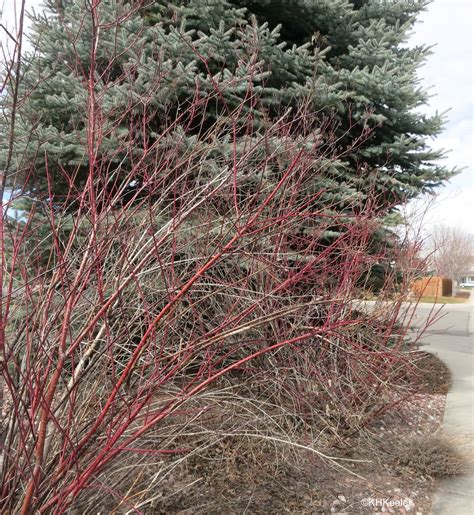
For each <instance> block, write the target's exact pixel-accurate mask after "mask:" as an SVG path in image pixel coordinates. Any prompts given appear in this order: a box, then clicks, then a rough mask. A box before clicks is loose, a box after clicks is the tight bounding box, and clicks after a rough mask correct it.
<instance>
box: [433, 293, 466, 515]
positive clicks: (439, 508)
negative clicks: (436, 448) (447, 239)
mask: <svg viewBox="0 0 474 515" xmlns="http://www.w3.org/2000/svg"><path fill="white" fill-rule="evenodd" d="M470 305H471V306H472V305H474V294H473V293H471V298H470ZM469 316H470V319H471V320H469V324H468V327H469V330H468V331H467V334H465V335H463V336H461V335H457V334H449V333H445V334H427V335H425V336H424V337H423V343H424V344H427V347H426V350H430V351H431V352H434V353H435V354H437V355H438V356H439V357H440V358H441V359H442V360H443V361H444V362H445V363H446V364H447V365H448V366H449V368H450V369H451V371H452V373H453V387H452V389H451V391H450V392H449V393H448V395H447V398H446V409H445V413H444V429H445V431H446V433H447V434H448V435H451V436H452V437H453V439H454V440H455V441H456V442H457V443H458V444H459V448H460V449H461V452H462V453H463V454H464V456H465V457H466V461H467V462H468V465H467V470H466V474H465V475H464V476H461V477H456V478H451V479H445V480H442V481H441V483H440V484H439V488H438V491H437V493H436V494H435V496H434V499H433V507H432V513H433V514H435V515H437V514H439V515H444V514H446V513H453V514H456V515H458V514H459V515H464V514H465V515H471V514H473V513H474V460H473V458H474V408H473V407H474V353H473V352H474V334H472V324H473V322H474V315H473V310H472V309H471V310H470V313H469Z"/></svg>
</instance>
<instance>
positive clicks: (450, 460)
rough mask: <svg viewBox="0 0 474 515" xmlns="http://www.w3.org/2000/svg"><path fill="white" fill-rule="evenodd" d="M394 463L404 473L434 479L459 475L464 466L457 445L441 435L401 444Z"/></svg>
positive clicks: (423, 437) (429, 435) (452, 440)
mask: <svg viewBox="0 0 474 515" xmlns="http://www.w3.org/2000/svg"><path fill="white" fill-rule="evenodd" d="M396 462H397V466H398V467H400V468H401V470H402V471H403V472H405V473H411V474H420V475H423V476H429V477H431V478H435V479H442V478H446V477H451V476H457V475H460V474H462V473H463V470H464V469H465V466H466V462H465V458H464V457H463V456H462V454H461V452H460V450H459V444H458V443H457V442H456V440H455V439H454V438H452V437H448V436H446V435H444V434H443V433H435V434H427V435H423V436H420V437H419V438H413V439H411V440H408V441H405V442H403V445H401V446H400V448H399V449H398V451H397V459H396Z"/></svg>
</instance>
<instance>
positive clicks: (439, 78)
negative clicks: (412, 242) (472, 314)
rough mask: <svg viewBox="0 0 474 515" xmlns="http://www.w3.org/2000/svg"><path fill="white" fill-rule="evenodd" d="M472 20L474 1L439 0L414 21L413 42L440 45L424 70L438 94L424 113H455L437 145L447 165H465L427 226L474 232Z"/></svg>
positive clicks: (440, 198)
mask: <svg viewBox="0 0 474 515" xmlns="http://www.w3.org/2000/svg"><path fill="white" fill-rule="evenodd" d="M472 20H473V2H472V0H434V2H432V3H431V4H430V5H429V6H428V9H427V11H426V12H425V13H423V14H422V16H421V17H420V22H418V23H417V24H416V25H415V30H414V34H413V36H412V38H411V39H410V43H411V44H412V45H413V44H425V45H426V44H427V45H435V46H434V48H433V49H432V52H433V53H432V55H431V56H429V58H428V60H427V62H426V64H425V66H423V68H421V70H420V73H419V75H420V79H421V83H422V85H423V86H424V87H427V88H430V93H431V94H432V95H434V96H433V97H432V98H431V99H430V102H429V106H427V107H426V108H425V109H424V111H426V112H428V113H429V112H433V111H436V110H438V111H439V112H443V111H446V110H448V109H450V111H449V112H448V113H447V118H448V121H447V124H446V126H445V129H444V131H443V133H442V134H441V135H440V136H439V137H438V138H437V139H436V140H435V141H433V142H432V146H433V148H444V149H446V150H451V152H450V153H449V154H448V155H447V156H446V159H445V160H444V161H443V164H446V165H447V166H458V167H460V168H465V170H464V171H463V172H462V173H461V174H459V175H458V176H456V177H454V178H453V179H452V180H451V181H450V182H449V183H448V184H447V185H446V186H445V187H444V188H441V189H440V190H439V191H438V195H437V197H436V199H435V200H434V201H433V202H432V206H431V208H430V209H429V211H428V213H427V215H426V218H425V223H426V225H427V227H428V228H429V227H430V226H431V225H433V224H439V223H444V224H447V225H452V226H460V227H462V228H463V229H465V230H467V231H470V232H473V233H474V222H473V220H474V211H473V206H474V177H473V150H472V149H473V148H474V139H473V109H474V102H473V65H472V62H473V39H472V38H473V34H472ZM418 202H424V200H423V199H422V200H421V201H418ZM416 204H417V202H413V205H416Z"/></svg>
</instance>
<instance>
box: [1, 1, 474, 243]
mask: <svg viewBox="0 0 474 515" xmlns="http://www.w3.org/2000/svg"><path fill="white" fill-rule="evenodd" d="M41 3H42V2H41V0H26V5H27V9H29V8H31V7H34V8H35V9H36V10H38V9H39V6H40V5H41ZM19 5H20V1H19V0H16V1H15V0H0V11H2V16H1V22H2V23H3V24H5V25H7V27H8V28H9V29H13V30H14V20H15V6H17V7H16V8H17V9H18V6H19ZM473 6H474V1H473V0H434V1H433V2H432V3H431V4H430V5H429V6H428V8H427V11H426V12H424V13H422V15H421V16H420V18H419V21H418V22H417V23H416V25H415V27H414V32H413V35H412V37H411V39H410V41H409V44H411V45H417V44H428V45H430V46H431V45H433V48H432V55H431V56H430V57H429V58H428V60H427V62H426V64H425V65H424V66H423V68H421V69H420V72H419V77H420V81H421V84H422V85H423V86H424V87H425V88H429V90H430V93H431V94H432V97H431V99H430V102H429V106H426V107H425V108H424V111H425V112H427V113H433V112H434V111H436V110H437V111H439V112H445V111H448V110H449V111H448V113H447V115H446V116H447V123H446V126H445V129H444V131H443V133H442V134H441V135H440V136H438V137H437V138H436V140H434V141H432V142H431V144H432V146H433V147H434V148H443V149H446V150H449V151H450V152H449V154H448V155H447V157H446V158H445V160H444V164H446V165H447V166H450V167H459V168H464V170H463V172H462V173H460V174H459V175H457V176H456V177H454V178H453V179H452V180H451V181H450V183H448V184H446V185H445V186H444V187H442V188H439V189H438V190H437V191H436V197H434V198H433V197H425V198H421V199H420V200H417V201H415V202H412V203H411V204H410V205H409V206H408V210H407V212H408V213H411V215H412V216H414V215H413V213H417V214H418V216H419V214H420V213H425V215H424V225H425V227H426V232H429V231H430V228H431V227H432V226H433V225H436V224H445V225H450V226H453V227H461V228H462V229H463V230H465V231H468V232H472V233H474V175H473V174H474V167H473V147H474V134H473V107H474V106H473V96H474V90H473V87H474V86H473V46H474V45H473V43H474V41H473V14H474V13H473ZM1 32H2V33H1V34H0V42H1V43H2V44H4V42H5V36H4V34H3V31H1ZM0 59H2V58H1V56H0Z"/></svg>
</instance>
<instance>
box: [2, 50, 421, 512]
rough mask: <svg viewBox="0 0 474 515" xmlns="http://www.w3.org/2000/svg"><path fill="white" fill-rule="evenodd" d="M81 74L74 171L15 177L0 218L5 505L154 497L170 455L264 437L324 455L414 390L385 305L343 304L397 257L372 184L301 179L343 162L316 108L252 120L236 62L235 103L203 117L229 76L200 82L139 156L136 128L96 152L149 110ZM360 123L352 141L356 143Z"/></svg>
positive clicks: (189, 455)
mask: <svg viewBox="0 0 474 515" xmlns="http://www.w3.org/2000/svg"><path fill="white" fill-rule="evenodd" d="M92 48H93V47H92ZM249 55H250V57H249V63H248V74H249V75H251V74H253V73H256V64H255V62H254V61H252V57H251V53H249ZM88 73H89V75H88V76H86V77H84V93H85V94H86V95H87V98H88V102H87V112H86V113H85V114H84V124H85V126H86V127H87V135H88V138H87V142H86V144H85V148H86V155H85V156H84V163H86V165H84V163H83V164H81V165H80V166H79V165H78V166H77V167H73V168H72V169H71V168H68V167H66V166H63V167H60V168H59V169H55V170H49V169H48V167H47V174H48V181H50V182H52V181H53V174H57V173H61V174H62V176H63V179H64V181H65V182H66V183H69V184H70V188H69V191H68V192H67V194H66V195H64V197H59V196H58V195H52V194H51V195H44V196H43V197H41V198H35V199H31V198H29V197H27V196H25V195H24V194H23V193H22V189H21V188H17V189H16V190H15V191H14V192H13V194H12V196H11V199H10V201H9V203H7V206H6V207H5V212H4V217H3V222H4V223H3V226H2V227H3V252H2V273H3V282H2V288H3V289H2V330H3V337H4V339H3V345H2V350H1V352H2V358H1V359H2V378H1V381H2V384H1V387H2V390H3V406H2V419H3V422H2V432H3V445H2V463H1V467H2V468H1V475H2V481H1V484H2V489H1V497H0V498H1V503H2V509H3V510H4V511H11V512H15V513H16V512H21V513H27V512H29V510H37V511H39V512H50V511H52V512H57V513H59V512H63V511H65V510H66V509H69V508H77V509H80V510H81V511H83V512H88V510H90V509H92V507H96V506H97V505H98V504H99V505H101V506H106V507H109V508H110V509H111V510H114V509H118V510H125V511H126V510H132V511H133V510H135V511H140V510H141V509H147V508H151V507H153V506H157V503H159V499H158V496H157V494H156V492H157V489H158V490H159V489H160V485H163V484H164V482H165V481H166V478H167V477H169V475H170V474H171V473H172V471H173V470H174V469H176V467H178V466H180V465H182V464H183V463H184V462H186V460H192V459H195V458H196V456H199V455H200V454H201V453H203V452H204V451H205V450H207V449H210V448H215V447H216V446H219V445H221V444H222V442H223V441H225V440H226V439H228V438H234V439H240V440H242V441H243V440H245V441H249V442H258V444H257V445H253V444H252V445H253V447H251V448H252V449H253V452H254V453H255V454H254V458H253V459H255V460H258V459H259V456H261V455H262V454H261V453H262V452H265V449H267V448H269V447H271V448H273V449H276V451H275V452H276V453H277V455H278V453H281V456H282V459H286V458H285V453H287V452H288V449H290V450H293V451H294V452H297V451H298V449H304V450H305V451H306V452H311V453H313V454H314V455H315V456H317V457H318V459H321V460H326V461H333V462H334V463H336V464H338V461H337V460H336V459H334V458H331V457H330V456H328V455H327V454H326V453H325V451H324V446H323V443H324V442H327V441H329V440H331V441H334V442H338V443H339V444H340V445H343V443H344V438H345V436H347V435H350V434H353V433H354V432H356V431H358V430H359V429H360V428H362V427H364V425H365V424H367V423H368V422H369V421H370V420H371V419H372V418H373V417H376V416H377V414H379V413H381V412H382V411H383V410H384V409H388V407H389V406H390V403H392V402H394V401H393V399H394V398H397V399H401V398H403V397H406V396H408V395H409V393H410V391H411V390H410V388H411V386H410V385H409V384H404V383H401V382H400V377H402V376H403V377H407V373H406V368H407V367H409V366H410V362H409V357H408V354H407V353H406V348H405V343H404V338H403V332H400V331H399V326H398V324H397V317H398V315H399V308H400V304H399V303H397V302H394V303H392V304H390V306H389V307H387V306H386V307H385V308H384V311H383V312H381V311H380V310H374V311H371V312H370V313H368V312H362V311H358V310H357V309H355V307H354V302H353V301H354V298H356V296H357V288H358V285H359V284H360V281H361V278H363V277H364V276H365V274H367V273H368V272H369V271H370V270H371V268H372V267H373V266H374V265H376V264H380V263H385V262H387V261H389V260H392V259H393V257H394V249H393V248H388V247H387V248H385V247H384V246H383V245H379V247H378V248H377V249H376V251H374V248H373V241H374V237H375V235H376V234H377V233H378V232H379V231H380V230H381V229H382V218H383V216H384V214H385V213H384V212H382V211H381V210H380V208H378V207H376V206H378V205H380V203H379V202H377V199H376V197H377V194H376V190H375V189H374V192H373V195H372V196H371V197H372V198H373V199H374V202H373V204H372V203H370V202H367V201H364V202H362V201H361V200H360V198H359V197H358V196H357V194H354V191H355V190H352V189H351V185H350V184H344V185H342V187H341V185H339V184H337V181H335V182H334V188H335V191H336V188H337V191H338V194H337V195H336V194H335V191H328V190H327V189H326V188H321V187H320V186H318V185H319V184H321V183H322V181H320V180H319V179H320V178H321V177H325V178H326V179H327V177H328V176H331V174H334V173H335V172H334V165H335V163H340V161H341V160H343V157H344V156H343V155H335V151H334V148H335V147H334V138H335V136H334V132H333V131H332V122H331V120H330V119H325V120H321V119H320V117H319V116H318V113H313V112H311V110H310V109H309V108H308V106H307V105H305V104H304V103H301V104H300V107H299V108H298V109H293V110H288V111H286V112H282V113H281V116H280V117H279V118H278V119H270V118H268V119H267V120H264V123H263V126H264V127H265V130H263V131H262V129H261V127H262V123H259V124H258V125H257V124H255V123H254V119H253V116H254V114H253V110H252V106H253V105H255V102H257V101H258V92H256V91H253V90H252V88H251V86H250V85H251V84H252V81H251V80H250V79H249V76H242V77H240V78H238V79H235V78H234V79H232V80H234V81H235V80H238V81H240V82H241V84H240V87H246V88H248V91H247V95H246V98H245V100H244V101H242V102H240V103H239V105H238V106H237V107H236V108H232V109H230V108H229V109H227V110H226V109H223V110H222V111H221V112H220V113H219V115H218V116H217V117H216V119H215V121H214V122H213V123H212V124H209V123H207V126H206V127H203V126H202V125H201V124H200V121H201V118H200V116H201V113H202V110H203V109H204V108H205V107H206V106H207V105H209V104H210V103H212V102H216V103H219V102H224V105H225V101H224V94H223V93H224V92H225V91H227V89H229V88H230V87H231V86H232V87H236V85H235V84H229V83H228V81H227V82H226V80H225V79H223V78H222V80H220V79H218V78H216V82H215V91H213V92H212V93H209V94H208V93H206V94H205V95H201V92H200V90H199V84H196V92H195V97H194V99H193V100H192V102H190V103H189V105H188V106H187V108H182V109H181V111H180V112H179V114H177V115H176V117H175V118H174V119H172V121H171V122H170V123H169V124H168V125H167V126H166V128H165V129H164V130H163V132H162V133H161V134H159V135H156V137H154V139H151V138H149V139H147V138H146V137H145V136H143V137H144V138H145V139H147V141H148V143H147V144H146V145H144V151H143V152H141V153H137V152H136V148H135V146H134V141H135V140H134V137H135V136H134V137H133V138H132V139H131V140H130V141H126V140H123V144H122V145H121V146H120V148H114V149H108V148H103V147H102V146H101V142H102V141H103V139H104V137H105V136H106V135H110V133H113V132H114V131H115V130H116V131H119V121H120V123H122V121H123V119H124V117H129V118H130V120H132V121H133V127H134V129H135V130H136V131H138V130H139V128H140V127H142V128H143V127H145V128H146V125H147V120H148V116H149V113H147V112H146V109H142V110H141V107H140V106H142V103H143V102H145V103H146V98H139V99H136V98H134V97H131V98H130V105H129V111H128V112H127V113H123V112H120V113H117V112H114V111H113V108H110V106H107V105H105V103H104V98H105V96H106V91H104V90H101V89H100V88H98V87H97V84H96V82H95V81H96V75H95V72H94V67H93V66H90V69H89V72H88ZM117 80H118V79H117ZM162 80H165V79H164V78H163V77H157V78H156V84H155V88H156V89H159V88H160V81H162ZM226 88H227V89H226ZM108 109H109V110H108ZM110 109H111V110H110ZM260 122H262V121H261V120H260ZM358 132H359V133H360V134H362V136H359V137H358V138H356V139H355V140H354V141H353V145H358V144H359V143H360V141H361V138H368V137H370V130H368V129H365V128H364V127H361V128H360V131H358ZM130 133H132V131H131V132H130ZM185 136H186V138H185ZM189 136H192V137H193V139H192V144H190V143H189V141H190V140H189ZM229 143H231V144H230V146H229ZM227 148H231V150H232V152H231V153H230V154H227V153H226V151H225V149H227ZM45 162H46V163H48V155H47V152H46V153H45ZM31 166H32V167H34V163H33V164H31ZM84 166H85V168H86V175H85V183H84V187H83V188H81V189H79V188H78V187H77V186H75V184H76V182H75V181H74V177H75V174H78V173H79V172H80V173H83V171H84ZM22 172H23V173H24V170H23V171H22ZM10 173H14V170H13V171H11V172H10ZM359 174H360V176H362V174H363V171H362V170H361V171H360V172H359ZM137 177H139V178H140V180H137ZM359 179H361V177H358V176H357V174H355V176H354V180H355V181H356V180H359ZM324 183H325V184H327V181H324ZM341 190H342V191H344V190H346V193H347V194H346V195H342V196H341V195H340V192H341ZM369 198H370V196H369ZM19 201H21V202H22V204H21V206H22V209H23V211H22V214H21V216H20V217H18V216H16V217H15V216H14V214H12V209H13V208H15V207H18V206H19ZM25 206H27V208H28V210H25V209H26V208H25ZM394 275H395V274H394V273H393V274H392V276H390V275H388V276H387V277H386V283H385V290H386V291H390V292H392V293H393V291H394V289H393V285H394V282H395V277H394ZM402 372H403V374H402ZM389 391H390V393H391V394H390V395H387V393H388V392H389ZM394 392H395V397H394ZM236 449H237V452H238V449H239V447H238V446H237V447H236ZM245 459H252V457H251V456H250V457H249V456H248V455H247V456H246V457H245ZM339 466H343V464H340V465H339ZM176 488H178V486H177V487H176Z"/></svg>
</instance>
